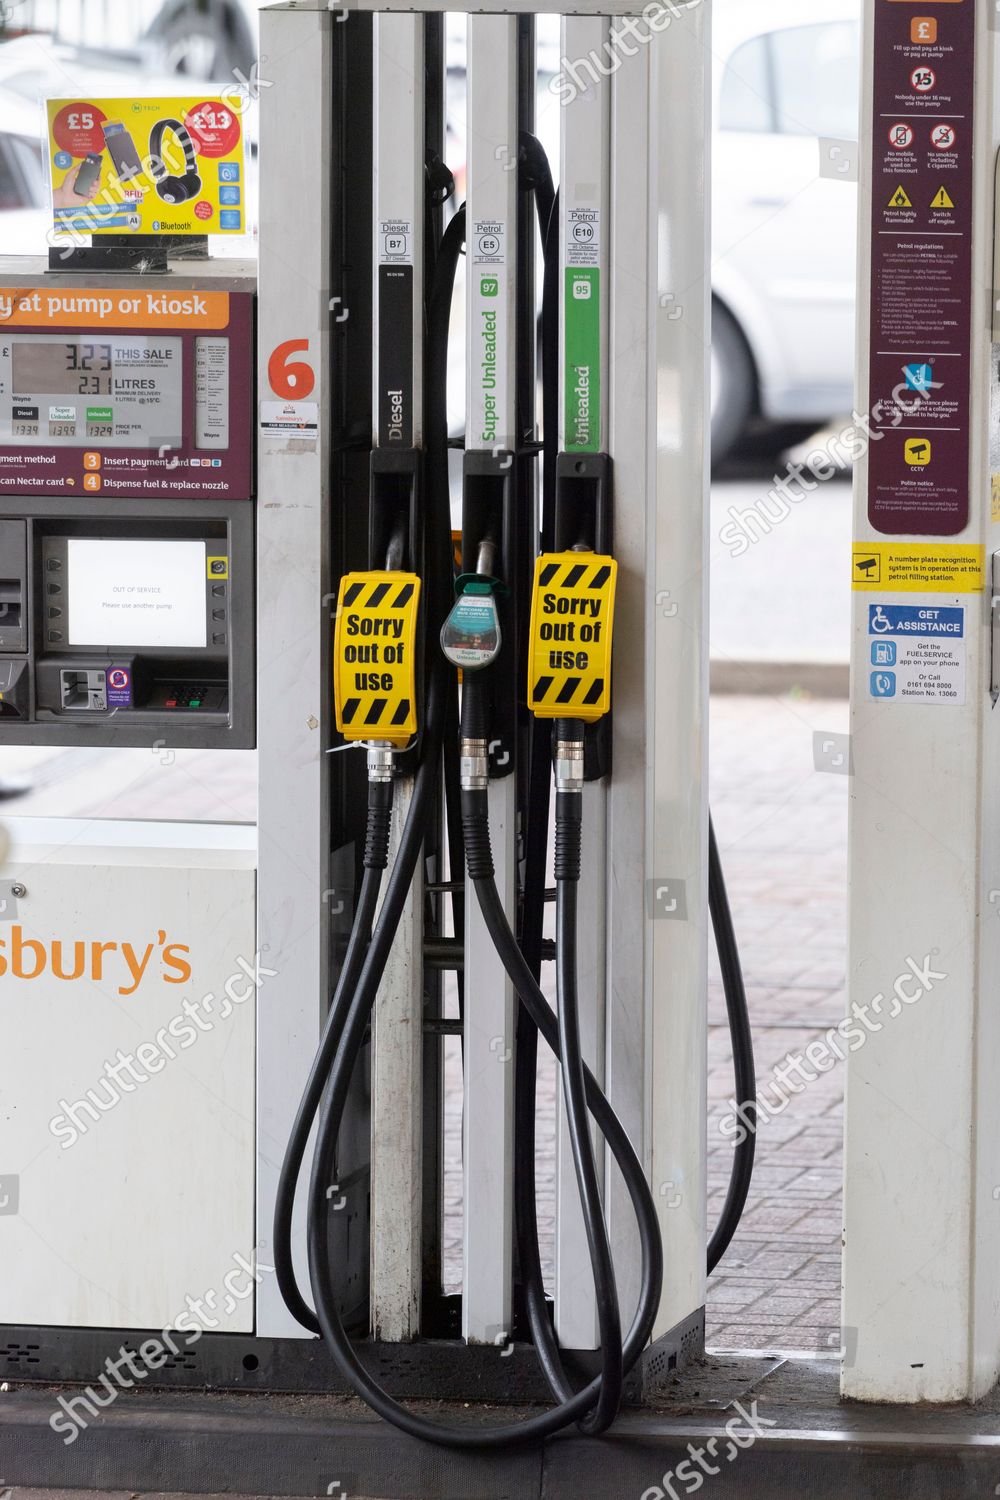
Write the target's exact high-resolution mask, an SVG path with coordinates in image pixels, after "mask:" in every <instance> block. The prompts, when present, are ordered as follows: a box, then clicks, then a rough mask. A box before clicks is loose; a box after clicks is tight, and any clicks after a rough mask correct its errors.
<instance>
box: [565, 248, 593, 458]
mask: <svg viewBox="0 0 1000 1500" xmlns="http://www.w3.org/2000/svg"><path fill="white" fill-rule="evenodd" d="M565 275H566V283H565V314H564V321H565V340H566V342H565V359H566V368H565V382H566V412H565V427H566V451H567V452H569V453H598V452H600V447H601V273H600V271H599V270H598V269H597V268H596V267H581V268H574V267H572V266H567V267H566V273H565Z"/></svg>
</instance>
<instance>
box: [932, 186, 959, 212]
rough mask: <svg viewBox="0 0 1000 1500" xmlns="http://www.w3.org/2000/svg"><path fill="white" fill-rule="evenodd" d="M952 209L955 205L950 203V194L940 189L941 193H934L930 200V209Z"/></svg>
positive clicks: (945, 189)
mask: <svg viewBox="0 0 1000 1500" xmlns="http://www.w3.org/2000/svg"><path fill="white" fill-rule="evenodd" d="M954 207H955V204H954V202H953V201H952V197H951V194H950V193H949V192H948V189H947V188H942V189H941V191H940V192H939V193H935V195H934V197H933V198H932V199H931V208H954Z"/></svg>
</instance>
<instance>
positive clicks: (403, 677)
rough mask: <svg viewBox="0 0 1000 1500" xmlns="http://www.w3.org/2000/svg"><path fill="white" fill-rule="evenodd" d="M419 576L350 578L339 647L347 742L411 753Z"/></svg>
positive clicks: (337, 687) (338, 692)
mask: <svg viewBox="0 0 1000 1500" xmlns="http://www.w3.org/2000/svg"><path fill="white" fill-rule="evenodd" d="M419 606H420V579H419V578H418V577H417V575H416V574H415V573H345V575H344V577H343V578H342V579H341V583H340V597H339V601H338V605H337V628H336V632H335V634H334V642H333V656H334V664H333V684H334V702H335V704H336V710H337V728H338V729H339V730H340V733H341V734H342V735H343V736H344V738H345V740H384V741H385V742H386V743H387V744H390V745H396V746H404V745H407V744H409V742H410V740H411V739H412V738H413V736H414V735H415V734H416V732H417V706H416V686H417V611H418V609H419Z"/></svg>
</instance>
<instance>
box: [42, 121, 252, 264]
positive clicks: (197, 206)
mask: <svg viewBox="0 0 1000 1500" xmlns="http://www.w3.org/2000/svg"><path fill="white" fill-rule="evenodd" d="M47 113H48V128H49V158H50V174H51V183H52V212H53V228H54V231H55V233H56V234H57V235H58V236H60V237H62V236H67V237H70V236H72V235H74V234H88V235H89V234H122V233H135V234H170V235H183V234H240V233H243V232H244V231H245V228H246V153H245V149H244V141H245V134H244V130H243V122H242V121H241V119H240V115H239V112H238V111H237V110H236V109H234V108H233V106H232V104H231V103H229V102H227V101H226V100H224V99H221V98H216V99H204V98H201V99H196V98H190V99H185V98H180V99H50V100H49V101H48V104H47Z"/></svg>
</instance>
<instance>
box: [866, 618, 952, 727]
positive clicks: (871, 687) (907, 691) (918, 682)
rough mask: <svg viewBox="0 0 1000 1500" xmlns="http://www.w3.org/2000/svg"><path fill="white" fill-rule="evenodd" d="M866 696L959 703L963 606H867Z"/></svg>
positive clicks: (924, 701) (893, 700)
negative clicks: (867, 653) (867, 655)
mask: <svg viewBox="0 0 1000 1500" xmlns="http://www.w3.org/2000/svg"><path fill="white" fill-rule="evenodd" d="M868 642H869V662H868V696H869V698H873V699H883V700H888V701H891V702H896V703H940V704H952V705H955V706H958V705H960V704H963V703H964V702H965V610H964V608H962V607H961V606H957V607H952V606H949V605H938V604H924V605H908V604H907V605H899V604H869V606H868Z"/></svg>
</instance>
